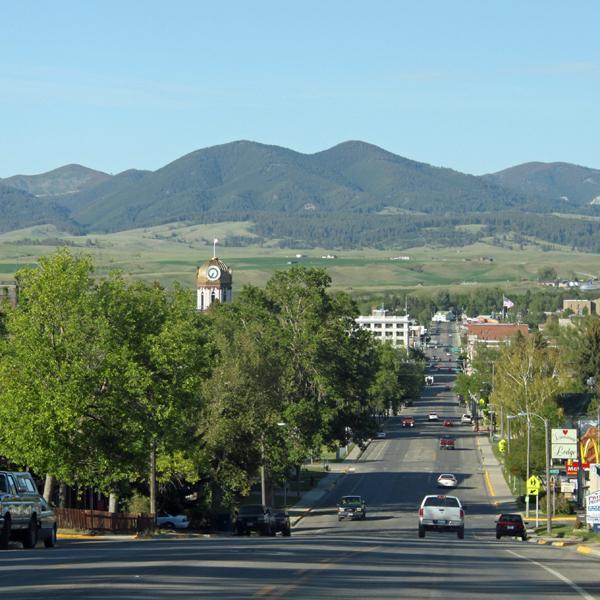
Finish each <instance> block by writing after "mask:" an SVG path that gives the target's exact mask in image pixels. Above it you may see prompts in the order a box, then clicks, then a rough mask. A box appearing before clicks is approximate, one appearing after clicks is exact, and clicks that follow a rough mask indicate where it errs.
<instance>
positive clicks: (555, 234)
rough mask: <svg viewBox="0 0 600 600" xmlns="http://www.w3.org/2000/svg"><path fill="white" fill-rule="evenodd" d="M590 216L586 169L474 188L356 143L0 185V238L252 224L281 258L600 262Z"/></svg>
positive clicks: (80, 171) (242, 147)
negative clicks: (472, 251) (518, 255)
mask: <svg viewBox="0 0 600 600" xmlns="http://www.w3.org/2000/svg"><path fill="white" fill-rule="evenodd" d="M552 213H562V214H561V216H556V215H553V214H552ZM540 214H543V215H544V218H540ZM594 215H600V171H596V170H594V169H589V168H586V167H579V166H576V165H568V164H566V163H551V164H545V163H528V164H525V165H519V166H518V167H513V168H511V169H507V170H505V171H501V172H499V173H495V174H491V175H485V176H482V177H475V176H472V175H466V174H464V173H460V172H458V171H454V170H452V169H446V168H439V167H433V166H431V165H428V164H425V163H419V162H416V161H412V160H409V159H406V158H403V157H401V156H397V155H395V154H392V153H390V152H387V151H385V150H383V149H381V148H378V147H377V146H373V145H370V144H366V143H364V142H345V143H343V144H339V145H338V146H335V147H333V148H330V149H328V150H325V151H323V152H317V153H315V154H301V153H299V152H294V151H292V150H289V149H287V148H282V147H278V146H267V145H264V144H258V143H254V142H248V141H240V142H232V143H230V144H224V145H221V146H214V147H211V148H206V149H202V150H197V151H195V152H192V153H191V154H188V155H186V156H183V157H182V158H179V159H178V160H175V161H174V162H172V163H170V164H168V165H166V166H164V167H162V168H161V169H158V170H157V171H139V170H129V171H124V172H123V173H119V174H118V175H114V176H112V175H109V174H107V173H102V172H100V171H94V170H92V169H88V168H86V167H82V166H80V165H67V166H65V167H61V168H59V169H56V170H54V171H51V172H49V173H44V174H41V175H34V176H23V175H18V176H14V177H9V178H7V179H3V180H0V231H11V230H14V229H19V228H24V227H30V226H33V225H39V224H45V223H49V224H53V225H55V226H56V227H58V228H59V229H60V230H62V231H67V232H70V233H75V234H78V233H85V232H112V231H121V230H127V229H133V228H138V227H151V226H154V225H161V224H164V223H170V222H178V221H179V222H181V221H185V222H190V223H214V222H218V221H242V220H243V221H251V222H253V223H255V228H254V233H255V234H257V235H258V236H260V238H263V239H273V238H275V239H278V240H280V244H281V245H282V246H290V247H291V246H305V247H308V246H311V245H318V246H324V247H343V248H354V247H361V246H368V247H381V248H392V247H393V248H402V247H410V246H415V245H429V246H431V245H435V246H456V245H464V244H469V243H472V242H474V241H477V240H480V239H483V238H495V237H497V238H498V240H497V241H502V240H504V241H506V240H509V241H511V242H513V243H514V242H516V243H523V244H525V243H532V242H534V243H540V242H541V243H547V244H560V245H563V246H564V245H566V246H568V247H572V248H577V249H581V250H586V251H591V252H598V251H600V221H594V220H593V219H586V218H584V217H589V216H594ZM466 226H477V227H466ZM255 241H256V240H252V241H251V240H250V239H241V240H240V242H241V243H244V242H247V243H254V242H255Z"/></svg>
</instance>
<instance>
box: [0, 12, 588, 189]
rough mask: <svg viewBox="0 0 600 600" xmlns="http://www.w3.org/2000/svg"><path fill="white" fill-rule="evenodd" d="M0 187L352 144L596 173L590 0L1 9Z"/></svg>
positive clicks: (474, 166)
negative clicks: (254, 148) (66, 170)
mask: <svg viewBox="0 0 600 600" xmlns="http://www.w3.org/2000/svg"><path fill="white" fill-rule="evenodd" d="M0 7H1V15H2V17H1V20H2V25H1V34H0V177H7V176H10V175H15V174H33V173H40V172H44V171H48V170H50V169H53V168H56V167H59V166H61V165H64V164H69V163H79V164H83V165H86V166H88V167H91V168H95V169H99V170H102V171H106V172H109V173H118V172H120V171H123V170H126V169H129V168H139V169H152V170H154V169H157V168H159V167H161V166H163V165H165V164H167V163H169V162H171V161H173V160H175V159H177V158H179V157H180V156H183V155H184V154H187V153H188V152H191V151H193V150H197V149H199V148H204V147H207V146H213V145H217V144H223V143H227V142H231V141H234V140H240V139H247V140H253V141H257V142H262V143H267V144H276V145H280V146H285V147H288V148H292V149H294V150H297V151H299V152H304V153H312V152H318V151H320V150H324V149H326V148H329V147H331V146H334V145H336V144H338V143H340V142H343V141H346V140H362V141H365V142H369V143H372V144H376V145H378V146H381V147H383V148H385V149H387V150H389V151H391V152H394V153H396V154H399V155H401V156H405V157H407V158H411V159H413V160H418V161H423V162H426V163H429V164H433V165H437V166H445V167H451V168H453V169H457V170H459V171H463V172H466V173H473V174H476V175H479V174H482V173H489V172H495V171H498V170H501V169H504V168H507V167H510V166H513V165H515V164H519V163H523V162H527V161H544V162H550V161H565V162H571V163H577V164H581V165H585V166H589V167H594V168H600V44H599V43H598V39H599V36H600V34H599V33H598V24H599V23H600V2H598V1H597V0H587V1H586V0H580V1H579V2H564V0H560V1H555V0H518V1H512V0H502V1H501V2H492V1H491V0H489V1H488V0H471V1H469V0H452V1H450V0H439V1H434V0H431V1H428V0H421V1H419V2H415V1H414V0H411V1H408V0H364V1H362V0H361V1H357V0H302V1H301V2H298V1H292V0H287V1H286V0H240V1H234V0H220V1H219V2H215V1H214V0H211V1H210V2H209V1H204V0H195V1H184V0H171V1H170V2H164V1H156V2H155V1H153V0H145V1H144V2H142V1H135V0H119V1H118V2H114V1H112V0H102V2H83V1H81V0H77V1H71V2H67V1H61V0H53V1H52V2H47V1H45V0H38V1H33V0H18V1H17V0H0Z"/></svg>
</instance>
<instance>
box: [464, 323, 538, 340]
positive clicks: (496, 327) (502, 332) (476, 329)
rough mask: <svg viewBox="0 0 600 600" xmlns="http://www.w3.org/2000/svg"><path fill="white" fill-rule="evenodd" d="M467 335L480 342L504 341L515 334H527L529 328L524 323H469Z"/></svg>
mask: <svg viewBox="0 0 600 600" xmlns="http://www.w3.org/2000/svg"><path fill="white" fill-rule="evenodd" d="M466 327H467V335H474V336H477V338H478V339H480V340H505V339H506V338H511V337H513V335H516V334H517V333H519V332H520V333H522V334H523V335H528V334H529V327H528V326H527V325H526V324H525V323H521V324H515V323H469V324H468V325H467V326H466Z"/></svg>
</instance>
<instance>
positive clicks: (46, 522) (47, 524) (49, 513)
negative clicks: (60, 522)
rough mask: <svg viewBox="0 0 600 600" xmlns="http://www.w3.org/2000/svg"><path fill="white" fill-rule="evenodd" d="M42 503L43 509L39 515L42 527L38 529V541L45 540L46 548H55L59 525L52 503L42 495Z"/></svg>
mask: <svg viewBox="0 0 600 600" xmlns="http://www.w3.org/2000/svg"><path fill="white" fill-rule="evenodd" d="M40 500H41V503H42V511H41V513H40V515H39V519H40V527H39V529H38V542H43V544H44V546H46V548H54V546H56V538H57V535H56V533H57V531H56V530H57V525H56V515H55V514H54V510H53V509H52V508H51V507H50V505H49V504H48V503H47V502H46V500H44V498H43V497H40Z"/></svg>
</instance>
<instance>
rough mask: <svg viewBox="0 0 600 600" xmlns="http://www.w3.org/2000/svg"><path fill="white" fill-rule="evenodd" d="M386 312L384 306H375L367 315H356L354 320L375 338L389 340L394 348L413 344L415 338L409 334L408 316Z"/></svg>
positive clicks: (407, 346) (409, 323)
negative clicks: (398, 315)
mask: <svg viewBox="0 0 600 600" xmlns="http://www.w3.org/2000/svg"><path fill="white" fill-rule="evenodd" d="M388 312H389V311H387V310H385V309H384V308H376V309H373V311H372V312H371V314H370V315H369V316H362V315H361V316H360V317H358V318H357V319H356V322H357V323H358V325H360V327H362V328H363V329H366V330H367V331H370V332H371V334H372V335H373V336H374V337H375V338H376V339H378V340H380V341H382V342H390V343H391V344H392V346H393V347H394V348H409V347H412V346H414V342H411V340H413V339H415V338H414V337H413V336H411V321H410V317H409V316H408V315H404V316H403V317H397V316H395V315H390V314H388ZM417 339H418V338H417Z"/></svg>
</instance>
